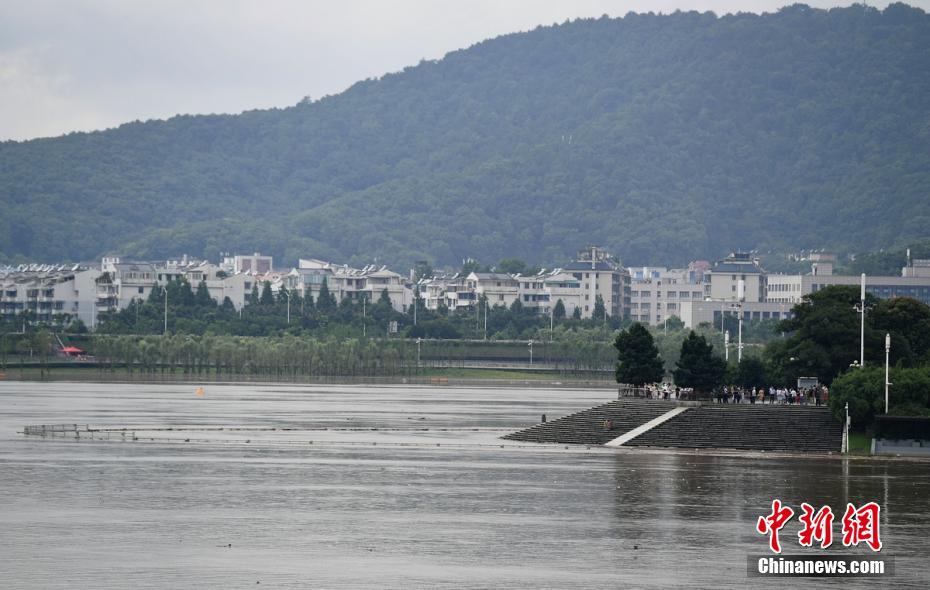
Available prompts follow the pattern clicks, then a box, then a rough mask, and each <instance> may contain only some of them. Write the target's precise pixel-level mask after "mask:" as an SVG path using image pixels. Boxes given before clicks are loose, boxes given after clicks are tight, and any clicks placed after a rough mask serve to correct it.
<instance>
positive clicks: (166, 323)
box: [164, 285, 168, 334]
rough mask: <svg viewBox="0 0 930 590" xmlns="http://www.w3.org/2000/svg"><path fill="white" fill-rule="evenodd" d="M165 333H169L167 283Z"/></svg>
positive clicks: (166, 288)
mask: <svg viewBox="0 0 930 590" xmlns="http://www.w3.org/2000/svg"><path fill="white" fill-rule="evenodd" d="M164 333H165V334H167V333H168V285H165V332H164Z"/></svg>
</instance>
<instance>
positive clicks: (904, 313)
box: [614, 286, 930, 424]
mask: <svg viewBox="0 0 930 590" xmlns="http://www.w3.org/2000/svg"><path fill="white" fill-rule="evenodd" d="M858 303H859V292H858V289H856V288H854V287H848V286H831V287H827V288H825V289H822V290H820V291H817V292H816V293H812V294H810V295H808V296H806V297H805V298H804V300H803V302H802V303H800V304H798V305H796V306H795V307H794V308H793V310H792V311H793V315H792V317H791V318H790V319H787V320H784V321H782V322H781V323H780V324H779V326H778V327H777V329H778V330H779V331H782V332H784V333H785V334H786V336H785V337H784V338H780V339H775V340H773V341H771V342H769V343H768V344H767V345H766V346H765V347H756V348H750V349H747V350H746V351H745V354H744V356H743V358H742V360H740V361H739V362H735V360H734V362H730V363H729V364H728V363H727V362H725V361H724V359H723V358H721V357H722V356H723V355H721V354H720V347H719V346H718V347H717V350H716V351H715V350H714V345H713V344H712V343H710V342H708V339H707V337H706V335H705V334H698V333H695V332H694V331H691V332H689V333H688V335H687V337H686V338H684V339H683V341H682V343H681V348H680V352H679V355H678V358H677V359H676V360H675V364H674V368H673V369H671V370H668V367H667V366H666V364H665V363H664V362H663V355H661V354H660V352H659V348H658V346H656V338H654V336H653V333H652V332H651V331H650V330H649V329H647V328H646V327H645V326H642V325H640V324H634V325H632V326H631V327H630V328H629V329H627V330H624V331H621V332H620V333H619V334H617V336H616V338H615V340H614V347H615V348H616V349H617V366H616V378H617V381H618V382H621V383H629V384H634V385H638V386H641V385H642V384H645V383H657V382H660V381H663V380H664V379H665V378H666V376H667V375H668V374H671V375H672V376H673V378H674V380H675V383H676V384H677V385H679V386H682V387H693V388H694V389H695V390H696V391H698V392H701V393H705V394H707V393H710V392H711V391H713V390H715V389H717V388H719V387H721V386H723V385H724V384H732V385H737V386H740V387H744V388H747V389H750V388H753V387H765V388H768V387H771V386H776V387H792V386H795V387H796V386H797V382H798V378H799V377H815V378H817V380H818V381H819V382H820V383H823V384H826V385H829V386H831V388H832V394H831V396H830V405H831V407H832V408H833V410H834V412H836V413H837V414H838V415H839V413H840V412H841V411H842V410H843V408H844V406H845V404H846V402H847V401H848V402H850V411H851V414H852V416H853V419H854V420H855V421H857V422H859V423H860V424H861V423H868V422H870V421H871V419H872V418H873V417H874V415H875V413H876V412H877V411H879V410H880V411H884V398H883V396H879V394H883V391H884V388H883V383H884V382H883V381H879V379H882V380H883V379H884V372H883V369H882V367H883V365H884V362H885V335H886V334H887V335H889V336H890V340H891V343H892V344H891V348H890V350H889V353H888V362H889V364H890V365H891V366H893V367H894V371H893V374H894V375H896V377H895V379H893V380H892V381H893V382H894V383H895V386H894V389H893V391H894V395H892V396H891V399H890V408H889V410H890V411H891V412H892V413H898V414H903V415H915V414H916V415H930V307H928V306H927V305H925V304H923V303H921V302H920V301H917V300H915V299H910V298H904V297H898V298H894V299H877V298H875V297H873V296H872V295H868V296H867V298H866V316H865V328H864V340H863V338H862V334H863V329H862V325H861V321H862V317H861V316H860V315H859V312H858V311H857V310H856V307H855V306H856V304H858ZM861 342H864V347H865V368H862V367H860V366H859V356H860V344H861Z"/></svg>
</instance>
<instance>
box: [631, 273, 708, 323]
mask: <svg viewBox="0 0 930 590" xmlns="http://www.w3.org/2000/svg"><path fill="white" fill-rule="evenodd" d="M630 274H631V275H632V276H633V277H635V278H634V279H633V283H632V285H631V287H630V289H631V290H630V300H631V303H630V318H631V319H633V320H634V321H638V322H642V323H644V324H645V323H648V324H651V325H653V326H655V325H659V324H661V323H663V322H664V321H665V320H667V319H668V318H670V317H673V316H678V317H681V305H682V303H685V302H691V301H703V300H704V288H705V285H704V283H702V282H700V280H699V279H700V278H701V277H702V274H700V273H696V272H695V271H694V269H693V268H685V269H672V270H670V269H667V268H662V267H658V268H656V267H654V268H643V269H632V268H631V269H630ZM642 277H646V278H642Z"/></svg>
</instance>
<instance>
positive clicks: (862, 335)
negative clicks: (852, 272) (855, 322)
mask: <svg viewBox="0 0 930 590" xmlns="http://www.w3.org/2000/svg"><path fill="white" fill-rule="evenodd" d="M859 314H860V315H861V316H862V318H861V321H860V326H859V366H860V367H864V366H865V273H862V281H861V283H860V285H859ZM886 413H887V409H886Z"/></svg>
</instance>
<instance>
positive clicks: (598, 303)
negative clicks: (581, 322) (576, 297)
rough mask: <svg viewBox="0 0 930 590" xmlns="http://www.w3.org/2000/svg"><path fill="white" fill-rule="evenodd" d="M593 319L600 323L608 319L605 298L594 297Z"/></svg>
mask: <svg viewBox="0 0 930 590" xmlns="http://www.w3.org/2000/svg"><path fill="white" fill-rule="evenodd" d="M591 317H592V318H593V319H595V320H598V321H604V320H606V319H607V310H606V309H605V308H604V298H603V297H601V296H600V295H595V296H594V312H593V313H592V315H591Z"/></svg>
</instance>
